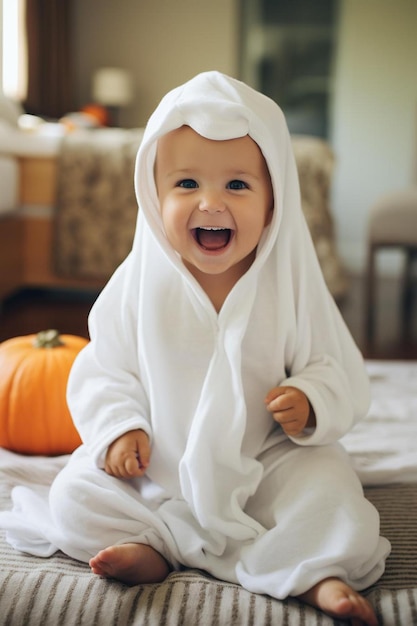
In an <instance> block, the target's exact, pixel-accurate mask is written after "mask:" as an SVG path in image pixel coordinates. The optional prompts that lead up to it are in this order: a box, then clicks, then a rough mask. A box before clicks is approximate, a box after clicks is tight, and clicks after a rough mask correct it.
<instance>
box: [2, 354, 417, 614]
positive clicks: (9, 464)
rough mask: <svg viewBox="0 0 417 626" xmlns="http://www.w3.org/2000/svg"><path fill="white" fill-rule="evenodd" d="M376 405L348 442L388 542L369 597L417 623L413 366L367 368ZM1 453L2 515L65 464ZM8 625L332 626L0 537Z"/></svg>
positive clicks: (295, 607)
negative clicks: (21, 488)
mask: <svg viewBox="0 0 417 626" xmlns="http://www.w3.org/2000/svg"><path fill="white" fill-rule="evenodd" d="M367 369H368V372H369V375H370V379H371V384H372V398H373V400H372V404H371V408H370V411H369V414H368V416H367V417H366V419H365V420H363V421H362V422H361V423H359V424H358V425H357V426H356V427H355V428H354V429H353V430H352V432H351V433H349V434H348V435H347V436H346V437H345V438H344V439H343V443H344V445H345V447H346V448H347V450H348V451H349V452H350V455H351V458H352V462H353V464H354V466H355V468H356V470H357V472H358V474H359V476H360V478H361V481H362V483H363V485H364V486H365V491H366V494H367V497H368V498H369V499H370V500H371V501H372V502H373V503H374V504H375V506H376V507H377V508H378V510H379V511H380V516H381V532H382V534H383V535H384V536H386V537H387V538H388V539H389V540H390V541H391V543H392V553H391V555H390V557H389V558H388V561H387V566H386V571H385V573H384V575H383V576H382V578H381V579H380V580H379V581H378V582H377V583H376V584H375V585H373V586H372V587H371V588H369V589H367V590H365V592H364V593H365V595H366V596H367V597H368V598H369V600H370V601H371V602H372V604H373V605H374V607H375V610H376V613H377V616H378V619H379V623H380V624H381V625H383V626H412V625H413V624H417V567H416V564H417V361H416V362H401V361H398V362H395V361H368V362H367ZM66 458H67V457H65V456H61V457H23V456H20V455H17V454H14V453H13V452H10V451H7V450H4V449H3V450H2V449H0V478H1V479H0V506H1V508H2V509H7V508H8V507H9V505H10V492H11V489H12V488H13V486H14V485H17V484H26V485H31V484H32V485H33V484H43V485H48V484H50V482H51V481H52V479H53V477H54V476H55V474H56V472H57V471H58V470H59V469H60V468H61V467H62V466H63V464H64V463H65V462H66ZM0 585H1V587H0V624H1V625H2V626H3V625H4V626H6V625H7V626H21V625H22V624H24V625H25V626H35V625H36V626H38V625H39V624H42V625H43V626H56V625H57V624H60V625H64V626H67V625H72V624H73V625H74V626H75V625H77V626H79V625H85V626H87V625H88V626H90V625H92V624H100V625H104V626H107V625H112V626H116V625H120V626H128V625H141V626H142V625H149V626H156V625H168V626H171V625H172V626H174V625H178V626H180V625H181V626H184V625H185V626H188V625H189V626H198V625H201V626H208V625H217V626H229V625H235V624H236V625H239V626H240V625H248V626H250V625H253V626H269V625H270V626H272V624H276V625H281V626H285V625H288V626H302V625H307V626H319V625H321V626H330V625H332V624H337V623H342V622H337V621H333V620H332V619H331V618H330V617H327V616H325V615H323V614H322V613H320V612H319V611H317V610H315V609H313V608H312V607H309V606H306V605H303V604H301V603H299V602H298V601H297V600H295V599H288V600H286V601H283V602H281V601H278V600H273V599H271V598H269V597H266V596H262V595H256V594H253V593H249V592H247V591H245V590H243V589H242V588H241V587H239V586H238V585H233V584H228V583H223V582H221V581H219V580H215V579H213V578H211V577H210V576H209V575H207V574H206V573H204V572H201V571H197V570H191V571H181V572H175V573H172V574H171V575H170V576H169V577H168V579H167V580H166V581H164V582H163V583H160V584H155V585H139V586H136V587H126V586H124V585H123V584H120V583H118V582H115V581H108V580H104V579H101V578H99V577H96V576H94V575H92V574H91V573H90V571H89V568H88V566H87V565H85V564H83V563H79V562H76V561H74V560H72V559H70V558H68V557H66V556H65V555H63V554H61V553H57V554H55V555H54V556H53V557H51V558H49V559H41V558H37V557H32V556H28V555H25V554H21V553H18V552H15V551H13V550H12V549H11V548H10V547H9V545H8V544H7V543H6V541H5V536H4V532H1V533H0Z"/></svg>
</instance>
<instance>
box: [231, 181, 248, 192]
mask: <svg viewBox="0 0 417 626" xmlns="http://www.w3.org/2000/svg"><path fill="white" fill-rule="evenodd" d="M227 188H228V189H233V190H238V189H247V188H248V186H247V184H246V183H244V182H243V180H231V181H230V182H229V183H227Z"/></svg>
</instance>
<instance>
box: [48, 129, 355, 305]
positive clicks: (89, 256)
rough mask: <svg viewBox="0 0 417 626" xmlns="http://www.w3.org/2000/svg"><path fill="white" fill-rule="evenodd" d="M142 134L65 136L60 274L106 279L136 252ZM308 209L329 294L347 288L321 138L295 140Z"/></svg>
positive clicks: (327, 152)
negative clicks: (136, 169)
mask: <svg viewBox="0 0 417 626" xmlns="http://www.w3.org/2000/svg"><path fill="white" fill-rule="evenodd" d="M141 139H142V131H141V130H139V129H137V130H123V129H101V130H94V131H80V132H76V133H72V134H69V135H67V136H66V137H64V139H63V142H62V150H61V153H60V157H59V169H58V181H57V212H56V237H55V263H56V267H55V269H56V271H57V273H58V274H61V275H64V276H71V277H76V278H97V279H102V280H107V279H108V278H109V277H110V275H111V274H112V273H113V271H114V270H115V269H116V267H117V266H118V265H119V264H120V263H121V261H122V260H123V259H124V258H125V257H126V256H127V254H128V253H129V251H130V248H131V245H132V241H133V235H134V230H135V223H136V217H137V202H136V197H135V193H134V187H133V171H134V162H135V157H136V152H137V149H138V147H139V144H140V141H141ZM293 148H294V153H295V158H296V161H297V168H298V172H299V178H300V188H301V196H302V206H303V211H304V214H305V216H306V220H307V223H308V226H309V228H310V232H311V234H312V237H313V241H314V244H315V248H316V252H317V256H318V258H319V261H320V265H321V268H322V271H323V274H324V278H325V280H326V283H327V285H328V287H329V289H330V292H331V293H332V295H333V296H334V297H335V298H340V297H342V296H343V295H344V294H345V293H346V290H347V287H348V282H347V278H346V275H345V271H344V268H343V266H342V263H341V260H340V258H339V256H338V253H337V248H336V241H335V233H334V224H333V218H332V214H331V209H330V205H329V194H330V186H331V181H332V173H333V167H334V157H333V153H332V151H331V149H330V147H329V146H328V144H327V143H325V142H324V141H322V140H320V139H317V138H315V137H303V136H294V137H293Z"/></svg>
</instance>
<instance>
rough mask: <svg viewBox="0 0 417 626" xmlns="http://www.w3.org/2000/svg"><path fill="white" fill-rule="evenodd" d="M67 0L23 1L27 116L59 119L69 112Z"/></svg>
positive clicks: (69, 34) (69, 14) (69, 12)
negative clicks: (25, 41)
mask: <svg viewBox="0 0 417 626" xmlns="http://www.w3.org/2000/svg"><path fill="white" fill-rule="evenodd" d="M70 5H71V0H26V34H27V55H28V70H27V71H28V74H27V81H28V82H27V96H26V101H25V103H24V106H25V109H26V112H27V113H31V114H32V115H40V116H43V117H47V118H59V117H61V116H62V115H64V114H66V113H68V112H70V111H72V110H73V87H72V60H71V59H72V55H71V45H70V43H71V32H70V30H71V10H70Z"/></svg>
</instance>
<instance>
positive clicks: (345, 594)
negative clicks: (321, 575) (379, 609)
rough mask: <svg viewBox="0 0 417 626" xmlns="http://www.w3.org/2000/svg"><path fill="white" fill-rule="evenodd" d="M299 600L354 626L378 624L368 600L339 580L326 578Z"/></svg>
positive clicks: (375, 625) (300, 596)
mask: <svg viewBox="0 0 417 626" xmlns="http://www.w3.org/2000/svg"><path fill="white" fill-rule="evenodd" d="M298 598H299V600H302V601H303V602H306V603H307V604H311V605H312V606H314V607H316V608H318V609H320V610H321V611H324V612H325V613H327V614H328V615H330V616H331V617H335V618H336V619H343V620H351V624H352V625H356V624H357V625H360V624H366V625H367V626H377V624H378V620H377V618H376V615H375V612H374V609H373V608H372V606H371V604H370V603H369V602H368V600H367V599H366V598H364V597H363V596H361V595H360V594H359V593H358V592H357V591H355V590H354V589H352V588H351V587H349V585H347V584H346V583H344V582H343V581H341V580H340V579H339V578H325V579H324V580H322V581H321V582H319V583H317V584H316V585H314V587H312V588H311V589H309V590H308V591H306V592H305V593H303V594H301V595H299V596H298Z"/></svg>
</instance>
